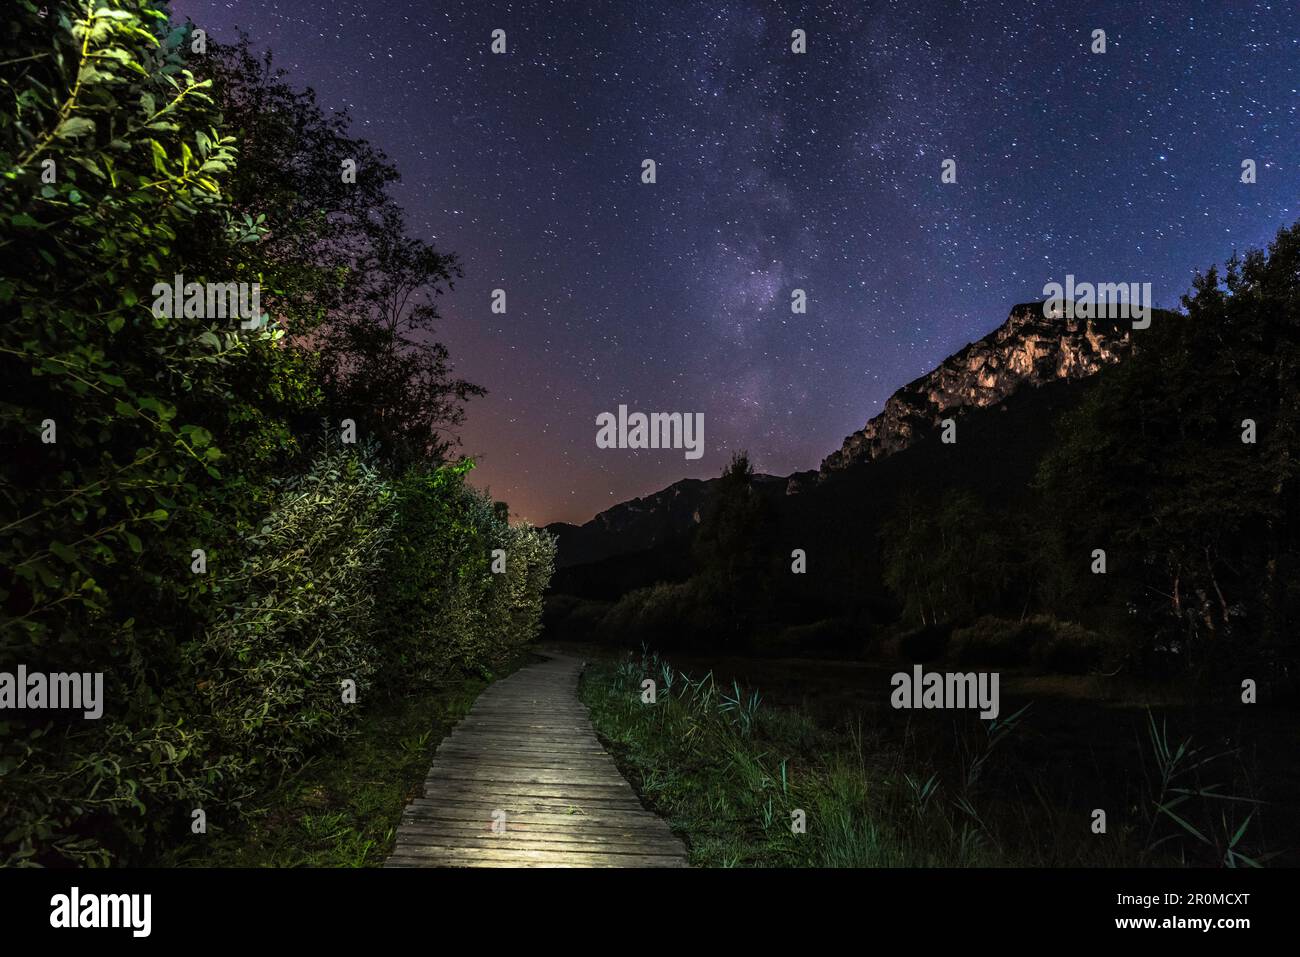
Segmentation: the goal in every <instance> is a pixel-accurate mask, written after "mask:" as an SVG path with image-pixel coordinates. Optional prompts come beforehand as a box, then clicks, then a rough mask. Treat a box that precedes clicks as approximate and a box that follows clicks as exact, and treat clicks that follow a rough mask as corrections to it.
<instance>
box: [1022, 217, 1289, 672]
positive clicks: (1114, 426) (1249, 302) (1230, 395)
mask: <svg viewBox="0 0 1300 957" xmlns="http://www.w3.org/2000/svg"><path fill="white" fill-rule="evenodd" d="M1184 304H1185V306H1186V307H1187V314H1186V315H1185V316H1181V315H1173V314H1166V315H1164V316H1162V317H1160V320H1159V321H1156V322H1154V323H1153V325H1152V327H1151V329H1149V330H1147V331H1145V332H1141V333H1135V336H1136V337H1137V338H1136V343H1137V344H1136V348H1135V353H1134V355H1133V357H1132V358H1131V359H1130V360H1129V361H1128V362H1125V363H1122V364H1120V365H1119V366H1117V367H1115V368H1113V369H1110V370H1107V371H1106V372H1105V373H1103V374H1102V375H1101V376H1100V377H1099V380H1098V382H1097V383H1096V385H1095V387H1094V388H1093V389H1092V390H1091V391H1090V393H1089V395H1088V397H1087V399H1086V401H1085V402H1084V403H1083V405H1082V406H1081V407H1080V408H1079V409H1078V410H1077V411H1075V412H1074V413H1072V414H1070V415H1069V416H1068V417H1067V418H1066V420H1065V421H1064V422H1063V423H1062V427H1061V440H1060V443H1059V445H1058V447H1057V448H1056V449H1055V450H1054V451H1053V452H1052V454H1050V455H1049V456H1048V457H1047V459H1046V460H1045V461H1044V463H1043V466H1042V468H1041V470H1040V474H1039V478H1038V486H1039V490H1040V492H1041V494H1042V514H1043V518H1044V521H1043V524H1044V527H1045V533H1046V534H1045V536H1044V538H1045V541H1044V547H1043V549H1042V552H1041V557H1042V562H1041V564H1042V565H1043V566H1044V567H1045V568H1047V569H1049V570H1051V571H1052V572H1053V573H1054V574H1052V575H1051V576H1050V577H1049V578H1048V585H1049V587H1048V589H1047V590H1046V596H1047V597H1048V598H1049V600H1051V601H1052V602H1053V603H1054V606H1055V607H1057V608H1059V609H1060V610H1061V612H1062V613H1065V614H1069V613H1073V612H1076V611H1077V612H1082V611H1084V610H1085V609H1097V608H1101V607H1109V608H1110V609H1112V610H1113V611H1116V612H1120V613H1124V612H1127V613H1129V614H1130V615H1131V616H1132V617H1133V619H1134V621H1135V624H1136V625H1137V627H1138V629H1139V630H1140V633H1142V634H1143V635H1144V636H1145V640H1144V641H1143V642H1142V643H1141V644H1140V645H1139V646H1137V647H1135V649H1134V650H1135V651H1136V652H1139V653H1140V654H1141V655H1142V656H1144V657H1151V656H1154V655H1156V654H1161V655H1163V656H1164V658H1165V659H1166V660H1169V659H1173V660H1175V661H1177V662H1178V664H1179V666H1180V667H1190V668H1192V669H1194V670H1196V671H1199V672H1201V673H1202V674H1205V675H1211V674H1220V675H1222V672H1223V669H1225V668H1231V669H1234V670H1238V671H1241V672H1243V673H1246V674H1250V675H1252V676H1255V677H1259V676H1261V675H1264V676H1268V677H1271V678H1277V679H1279V680H1282V681H1285V680H1286V676H1287V675H1291V676H1294V673H1295V664H1296V660H1297V656H1296V644H1295V628H1294V622H1295V621H1296V618H1297V614H1298V613H1300V593H1298V589H1297V585H1296V583H1297V581H1300V575H1298V574H1297V572H1300V518H1298V516H1300V509H1298V508H1297V504H1298V496H1300V492H1297V482H1296V475H1297V469H1298V468H1300V458H1297V456H1296V449H1297V447H1300V376H1297V374H1296V372H1297V369H1300V224H1297V225H1295V226H1292V227H1290V228H1289V229H1284V230H1282V231H1280V232H1279V233H1278V236H1277V238H1276V240H1275V241H1274V242H1273V243H1272V244H1271V245H1270V247H1269V249H1268V251H1267V252H1265V251H1262V250H1253V251H1251V252H1250V253H1248V254H1247V255H1246V256H1245V257H1244V258H1240V259H1239V258H1236V257H1234V258H1233V259H1232V260H1231V261H1230V262H1229V263H1228V266H1227V270H1226V275H1225V276H1224V277H1223V278H1222V279H1221V278H1220V274H1219V272H1218V270H1217V269H1214V268H1211V269H1210V270H1209V271H1207V272H1206V273H1205V274H1203V275H1198V277H1197V278H1196V281H1195V283H1194V289H1193V292H1192V294H1190V295H1189V296H1186V297H1184ZM1247 419H1250V420H1252V421H1253V422H1254V423H1255V432H1256V437H1257V441H1256V442H1255V443H1253V444H1251V443H1247V442H1243V441H1242V436H1243V433H1244V431H1245V429H1246V423H1245V420H1247ZM1093 548H1104V549H1106V552H1107V560H1108V561H1107V564H1108V568H1107V574H1106V575H1104V576H1102V575H1092V574H1090V567H1089V565H1090V559H1089V555H1090V553H1091V550H1092V549H1093ZM1094 613H1095V612H1094ZM1291 680H1294V679H1293V677H1292V679H1291Z"/></svg>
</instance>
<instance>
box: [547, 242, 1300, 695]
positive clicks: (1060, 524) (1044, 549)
mask: <svg viewBox="0 0 1300 957" xmlns="http://www.w3.org/2000/svg"><path fill="white" fill-rule="evenodd" d="M1184 306H1185V312H1183V313H1171V312H1159V313H1157V314H1156V315H1155V318H1154V321H1153V324H1152V326H1151V328H1149V329H1147V330H1144V331H1136V332H1135V333H1134V336H1135V346H1134V351H1133V355H1132V356H1131V357H1130V358H1129V359H1127V360H1125V361H1124V362H1121V363H1120V364H1118V365H1116V366H1112V367H1109V368H1106V369H1104V370H1103V371H1102V372H1101V373H1099V374H1098V375H1096V376H1094V377H1093V378H1091V379H1087V380H1082V381H1078V382H1054V383H1049V384H1046V385H1043V386H1040V387H1038V388H1027V389H1022V390H1021V391H1020V392H1017V393H1015V394H1013V395H1012V396H1011V397H1010V398H1009V399H1008V400H1007V401H1006V402H1005V403H1003V404H1002V405H1000V406H997V407H993V408H989V409H979V410H970V411H967V412H966V413H964V414H961V415H959V416H958V429H959V432H958V434H959V440H958V442H957V443H956V444H955V445H942V444H941V443H940V442H939V440H938V437H937V436H927V437H925V438H923V439H922V440H921V441H919V442H918V443H917V444H915V445H913V446H912V447H910V448H907V449H904V450H903V451H901V452H898V453H895V454H894V455H892V456H889V457H887V458H884V459H881V460H877V461H875V462H871V463H869V464H865V465H860V466H857V467H855V468H852V469H850V470H847V471H846V472H844V473H839V474H835V473H832V474H831V475H830V476H829V477H828V478H827V479H826V480H825V481H824V482H821V483H816V484H812V485H810V486H807V487H805V488H804V489H803V490H802V491H799V492H798V493H796V494H789V495H786V494H782V492H783V491H784V489H782V488H780V487H779V485H778V486H775V487H774V485H773V483H763V484H759V483H755V482H753V481H751V480H750V476H751V475H752V465H751V464H750V462H749V461H748V458H747V457H746V456H744V455H737V456H736V457H735V458H734V459H733V461H732V463H731V465H730V466H729V467H728V468H727V470H726V471H725V473H724V475H723V477H722V479H721V480H720V481H719V482H718V483H717V485H716V488H715V490H714V493H713V495H712V497H711V499H710V501H709V503H708V507H707V508H706V509H704V514H703V516H702V521H701V522H700V524H699V526H698V527H697V528H696V529H695V530H694V531H692V532H689V533H688V534H685V535H681V536H678V537H677V538H675V539H674V540H672V541H670V542H664V543H660V544H658V545H657V546H656V547H655V548H654V549H652V550H650V551H646V552H639V553H634V554H625V555H620V556H618V557H616V558H612V559H607V560H606V561H604V562H598V563H592V564H589V565H580V566H574V567H569V568H565V569H563V570H562V572H561V573H560V574H559V575H557V578H556V582H555V594H553V595H552V596H551V597H549V598H548V623H549V624H551V625H552V627H553V629H554V633H555V634H556V635H558V636H563V637H570V638H574V639H586V638H590V637H592V636H597V635H603V636H608V637H609V638H610V639H613V640H617V641H620V642H622V643H624V644H627V645H631V646H633V647H635V646H636V645H638V644H640V643H646V644H649V645H650V646H651V647H655V648H663V649H669V650H678V649H680V650H684V651H689V652H703V651H708V652H714V653H744V654H763V655H778V656H779V655H792V654H797V655H803V656H807V655H813V656H818V655H820V656H830V657H837V658H894V659H905V660H910V661H929V660H940V659H944V658H949V659H952V660H955V661H960V662H963V663H972V664H973V663H976V662H979V663H981V664H1005V665H1026V666H1028V665H1034V666H1038V667H1040V668H1042V669H1044V670H1049V671H1062V672H1068V673H1089V672H1095V671H1104V672H1106V673H1112V672H1115V671H1116V670H1117V669H1123V670H1124V672H1125V673H1126V674H1137V675H1143V676H1150V677H1152V678H1153V679H1157V680H1164V679H1167V678H1178V679H1180V680H1189V681H1191V682H1193V683H1194V684H1195V685H1197V686H1198V688H1199V690H1200V691H1201V692H1203V693H1204V694H1206V695H1209V696H1211V697H1216V698H1224V697H1227V698H1234V699H1235V698H1236V697H1238V696H1239V694H1240V692H1241V681H1242V680H1243V679H1245V678H1250V679H1252V680H1254V681H1256V682H1257V683H1258V686H1259V691H1260V695H1261V700H1262V699H1264V698H1268V697H1272V698H1281V697H1286V696H1289V695H1291V694H1293V693H1294V691H1295V690H1296V679H1297V664H1298V661H1297V651H1298V645H1297V634H1296V629H1295V624H1296V621H1297V617H1298V616H1297V612H1298V611H1300V509H1298V508H1297V495H1298V494H1300V493H1298V492H1297V482H1296V472H1297V467H1298V464H1300V463H1298V459H1297V452H1298V451H1300V443H1298V441H1297V439H1298V435H1300V431H1298V430H1300V376H1298V375H1297V372H1298V371H1300V225H1297V226H1293V227H1291V228H1289V229H1285V230H1282V231H1281V232H1279V234H1278V236H1277V238H1276V240H1275V241H1274V242H1273V243H1272V244H1271V246H1270V248H1269V249H1268V250H1267V251H1263V250H1256V251H1251V252H1250V253H1248V254H1247V255H1245V256H1244V257H1242V258H1235V259H1234V260H1233V261H1232V262H1230V263H1229V264H1228V266H1227V268H1226V270H1224V271H1222V272H1221V271H1220V270H1218V269H1216V268H1211V269H1209V270H1208V271H1207V272H1205V273H1204V274H1201V275H1198V276H1197V277H1196V279H1195V282H1194V286H1193V289H1192V291H1191V293H1189V295H1187V296H1185V297H1184ZM1246 420H1250V421H1251V422H1253V432H1254V439H1255V440H1254V441H1253V442H1244V441H1243V434H1244V433H1245V431H1246V430H1247V428H1250V427H1251V426H1249V425H1248V423H1247V422H1246ZM561 549H562V550H563V543H561ZM794 549H803V550H804V551H805V552H806V554H807V573H806V574H796V573H794V572H793V571H792V563H793V559H792V551H793V550H794ZM1095 549H1102V550H1104V551H1105V561H1106V568H1105V573H1104V574H1097V573H1095V572H1094V565H1095V562H1096V559H1095V558H1094V555H1093V552H1094V550H1095Z"/></svg>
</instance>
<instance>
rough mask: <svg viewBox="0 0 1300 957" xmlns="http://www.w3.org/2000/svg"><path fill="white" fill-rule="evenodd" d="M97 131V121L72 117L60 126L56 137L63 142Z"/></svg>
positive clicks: (55, 132)
mask: <svg viewBox="0 0 1300 957" xmlns="http://www.w3.org/2000/svg"><path fill="white" fill-rule="evenodd" d="M94 131H95V121H94V120H92V119H90V118H89V117H85V116H70V117H68V118H67V119H66V120H64V121H63V122H62V123H60V124H59V126H58V129H56V130H55V131H54V135H55V136H56V137H57V138H58V139H61V140H67V139H72V138H73V137H74V136H83V135H85V134H86V133H93V132H94Z"/></svg>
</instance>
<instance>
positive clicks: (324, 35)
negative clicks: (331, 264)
mask: <svg viewBox="0 0 1300 957" xmlns="http://www.w3.org/2000/svg"><path fill="white" fill-rule="evenodd" d="M173 13H174V15H175V16H176V18H177V19H184V18H186V17H188V18H190V19H193V20H194V21H195V23H196V24H197V25H198V26H201V27H204V28H206V29H207V30H208V31H209V33H210V34H212V35H214V36H216V37H217V38H219V39H233V38H234V37H235V31H236V28H237V27H242V28H243V29H245V30H247V31H248V32H249V34H250V35H251V37H252V39H253V41H254V44H255V46H257V47H259V48H260V47H267V48H269V49H271V51H272V52H273V54H274V55H275V57H276V59H277V62H278V64H279V65H280V66H281V67H284V68H285V69H287V70H288V71H289V72H290V74H291V76H292V77H293V79H294V80H295V81H296V82H297V83H299V84H300V85H303V86H311V87H313V88H314V89H315V90H316V91H317V93H318V95H319V97H320V100H321V102H322V104H323V105H324V106H325V107H326V108H328V109H335V110H348V111H350V113H351V114H352V116H353V120H354V123H353V130H354V132H355V133H357V134H359V135H361V136H364V137H365V138H367V139H369V140H370V141H372V142H373V143H375V144H376V145H378V146H379V147H380V148H381V149H383V150H384V151H385V152H387V153H388V154H389V156H390V157H391V158H392V159H393V160H394V161H395V162H396V163H397V165H398V167H399V169H400V170H401V173H402V182H401V183H400V184H399V185H398V186H397V187H396V188H395V195H396V197H397V198H398V200H399V201H400V202H401V203H402V205H403V206H404V207H405V208H406V209H407V211H408V213H409V217H410V221H411V224H412V227H413V230H414V231H415V232H416V233H418V234H419V235H421V236H422V237H423V238H426V239H428V240H430V241H433V242H434V243H435V244H436V245H438V246H439V247H440V248H442V249H445V250H450V251H455V252H456V253H458V254H459V255H460V257H461V259H462V261H463V266H464V269H465V273H466V275H465V278H464V279H463V280H461V281H460V282H458V283H457V285H456V289H455V291H454V292H453V293H451V294H450V295H448V296H444V297H443V298H442V299H441V300H440V308H441V310H442V313H443V317H444V318H443V321H442V325H441V328H440V329H439V330H438V337H439V338H440V339H442V340H443V341H444V342H446V343H447V345H448V347H449V348H450V349H451V353H452V357H453V360H454V361H455V362H456V366H457V373H458V374H460V375H463V376H465V377H466V378H469V379H470V380H472V381H475V382H478V383H480V384H481V385H483V386H485V387H487V388H488V389H489V391H490V394H489V395H488V396H487V397H485V398H483V399H478V400H474V401H473V402H471V403H470V406H469V409H468V416H467V421H466V423H465V425H464V427H463V428H462V430H461V438H462V441H463V451H465V452H466V453H469V454H472V455H474V456H476V457H477V459H478V461H479V467H478V468H477V469H476V470H475V472H474V473H473V476H474V479H475V482H476V484H479V485H480V486H484V487H489V488H490V489H491V491H492V492H493V494H494V495H495V496H496V497H498V498H504V499H506V500H507V501H508V502H509V503H510V506H511V510H512V512H513V513H514V514H515V515H516V516H517V517H518V518H522V519H527V520H530V521H532V522H534V523H537V524H542V523H546V522H550V521H556V520H563V521H573V522H582V521H585V520H587V519H588V518H590V517H591V516H592V515H593V514H595V513H596V512H598V511H600V510H601V509H604V508H607V507H609V506H610V505H613V504H615V503H617V502H621V501H624V500H626V499H629V498H631V497H634V496H637V495H644V494H647V493H649V492H653V491H655V490H657V489H660V488H662V487H664V486H666V485H668V484H670V483H672V482H674V481H676V480H677V479H679V478H683V477H687V476H692V477H698V478H707V477H710V476H714V475H717V474H718V473H719V472H720V470H721V468H722V466H723V465H724V464H725V462H726V460H727V458H728V456H729V455H730V452H731V451H732V450H734V449H741V448H745V449H748V450H749V451H750V453H751V456H752V458H753V459H754V461H755V463H756V465H757V467H758V468H759V470H761V471H765V472H770V473H774V474H787V473H789V472H792V471H795V470H800V469H807V468H816V467H817V465H818V464H819V463H820V461H821V459H822V458H823V457H825V456H826V455H827V454H828V453H830V452H831V451H833V450H835V449H837V448H838V447H839V446H840V443H841V442H842V440H843V438H844V436H846V435H847V434H848V433H850V432H852V431H854V430H856V429H859V428H861V427H862V426H863V424H864V423H865V422H866V420H867V419H868V418H870V417H871V416H872V415H874V414H875V413H876V412H877V411H879V409H880V407H881V405H882V404H883V402H884V400H885V399H886V398H888V396H889V395H890V393H891V392H893V391H894V390H895V389H896V388H898V387H899V386H901V385H903V384H904V383H906V382H908V381H910V380H911V379H914V378H915V377H917V376H918V375H921V374H922V373H924V372H926V371H928V370H929V369H931V368H933V367H934V366H935V365H937V364H938V363H939V362H940V361H942V360H943V359H944V358H945V357H946V356H948V355H950V354H951V353H953V352H955V351H957V350H958V349H960V348H961V347H962V346H963V345H965V344H966V343H967V342H970V341H972V340H974V339H977V338H979V337H981V336H983V335H985V334H986V333H988V332H990V331H991V330H992V329H994V328H995V327H996V326H998V325H999V324H1000V323H1001V322H1002V321H1003V320H1004V319H1005V318H1006V314H1007V312H1008V310H1009V308H1010V307H1011V306H1012V305H1013V304H1015V303H1017V302H1024V301H1028V300H1034V299H1040V298H1042V288H1043V285H1044V284H1045V283H1047V282H1049V281H1060V282H1064V280H1065V275H1066V273H1073V274H1074V275H1075V276H1076V277H1077V278H1078V279H1079V280H1080V281H1085V280H1086V281H1101V282H1151V283H1152V287H1153V297H1154V304H1155V305H1157V306H1166V307H1176V306H1177V303H1178V298H1179V296H1181V295H1182V293H1184V292H1186V291H1187V290H1188V288H1189V285H1190V280H1191V278H1192V275H1193V273H1194V271H1195V270H1196V269H1197V268H1204V267H1206V266H1208V265H1210V264H1212V263H1215V262H1221V261H1222V260H1224V259H1226V258H1227V257H1228V256H1229V255H1230V254H1231V253H1232V252H1233V250H1234V249H1239V250H1244V249H1245V248H1248V247H1250V246H1259V245H1262V244H1264V243H1266V242H1267V241H1268V240H1269V239H1270V238H1271V237H1272V236H1273V234H1274V233H1275V232H1276V231H1277V229H1278V228H1279V227H1281V226H1283V225H1287V224H1290V223H1292V222H1294V221H1295V220H1296V219H1297V218H1300V212H1298V207H1300V135H1298V134H1300V113H1298V111H1297V106H1298V105H1300V3H1296V2H1295V0H1273V2H1263V0H1090V2H1088V3H1086V4H1085V3H1079V2H1076V0H1055V2H1050V3H1033V2H1029V0H1012V2H1007V0H988V2H986V0H911V2H907V3H901V2H896V0H849V2H820V3H807V4H804V3H778V2H775V0H723V2H709V0H698V2H689V3H684V2H672V0H658V2H654V3H642V2H635V0H618V2H588V3H580V2H573V3H564V2H555V3H543V2H535V3H520V2H515V3H510V2H502V3H498V2H494V0H465V2H462V0H455V2H443V0H382V2H375V0H274V2H266V0H175V2H174V3H173ZM796 28H797V29H803V30H805V31H806V33H807V47H808V49H807V53H805V54H795V53H792V52H791V49H790V47H791V31H792V30H794V29H796ZM497 29H502V30H505V31H506V43H507V52H506V53H505V54H493V53H492V52H491V50H490V46H491V40H492V37H491V35H492V31H494V30H497ZM1096 29H1103V30H1105V31H1106V52H1105V53H1103V54H1097V53H1093V52H1091V46H1092V31H1093V30H1096ZM647 158H649V159H654V160H655V162H656V164H657V182H656V183H654V184H653V185H647V184H643V183H642V182H641V171H642V165H641V164H642V161H643V160H644V159H647ZM948 158H952V159H955V160H956V162H957V182H956V183H950V184H945V183H942V182H941V180H940V173H941V164H942V162H943V160H944V159H948ZM1244 159H1253V160H1255V162H1256V166H1257V177H1258V181H1257V182H1256V183H1254V184H1243V183H1241V182H1240V178H1241V164H1242V161H1243V160H1244ZM498 288H501V289H504V290H506V296H507V311H506V313H505V314H504V315H499V314H493V313H492V311H491V308H490V307H491V297H492V290H494V289H498ZM796 288H800V289H804V290H805V291H806V293H807V297H808V308H807V312H806V314H803V315H798V314H794V313H792V312H791V306H790V302H791V300H790V296H791V291H792V290H794V289H796ZM619 404H626V405H627V406H628V407H629V409H630V410H633V411H636V410H640V411H644V412H651V411H663V412H672V411H680V412H702V413H703V414H704V418H705V449H706V451H705V454H704V456H703V457H702V458H700V459H698V460H693V461H688V460H686V458H685V457H684V454H683V452H682V451H680V450H617V449H599V448H597V446H596V442H595V436H596V424H595V420H596V416H597V415H598V414H599V413H601V412H614V411H616V410H617V407H618V405H619Z"/></svg>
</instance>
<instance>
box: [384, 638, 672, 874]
mask: <svg viewBox="0 0 1300 957" xmlns="http://www.w3.org/2000/svg"><path fill="white" fill-rule="evenodd" d="M581 668H582V662H581V661H580V660H579V659H577V658H571V657H568V656H564V655H556V656H554V657H552V658H551V660H549V661H547V662H545V663H543V664H536V665H530V666H528V667H526V668H523V669H521V670H520V671H517V672H515V673H514V674H513V675H511V676H510V677H508V678H505V679H503V680H501V681H498V682H497V683H496V684H494V685H492V686H491V687H489V688H488V689H487V690H486V691H484V692H483V693H482V694H481V695H479V697H478V699H477V700H476V701H475V702H474V707H473V708H472V709H471V710H470V712H469V714H468V715H467V716H466V717H465V719H464V720H463V721H461V723H460V724H458V725H457V726H456V728H455V729H454V730H453V731H452V733H451V734H450V735H448V737H447V738H446V740H444V741H443V742H442V744H441V745H439V746H438V751H437V753H436V754H435V755H434V758H433V766H432V767H431V768H430V769H429V776H428V778H426V779H425V782H424V796H423V797H420V798H416V799H415V800H414V801H412V802H411V804H409V805H407V807H406V810H405V812H404V813H403V815H402V823H401V825H400V826H399V827H398V829H397V846H396V847H395V848H394V849H393V853H392V855H391V856H390V857H389V858H388V861H387V864H386V865H385V866H387V867H685V866H686V849H685V847H684V846H683V845H682V843H681V841H679V840H678V839H677V838H676V837H675V836H674V835H673V833H672V831H670V830H669V828H668V825H667V824H665V823H664V822H663V821H662V820H661V819H660V818H659V817H657V816H656V815H654V814H652V813H651V812H649V811H647V810H645V809H644V808H643V807H642V806H641V803H640V801H638V800H637V797H636V794H635V793H634V792H633V791H632V788H631V786H630V785H629V784H628V783H627V781H625V780H624V779H623V776H622V775H621V774H619V772H618V768H616V767H615V766H614V762H613V760H612V759H611V758H610V756H609V755H608V754H606V753H605V750H604V748H602V747H601V746H600V742H599V741H597V740H596V733H595V731H594V730H593V729H592V726H591V720H590V719H589V718H588V716H587V709H586V707H585V706H583V704H582V702H580V701H579V700H578V696H577V689H578V672H579V671H580V670H581ZM494 820H495V821H497V822H499V823H497V824H496V827H495V829H494Z"/></svg>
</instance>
